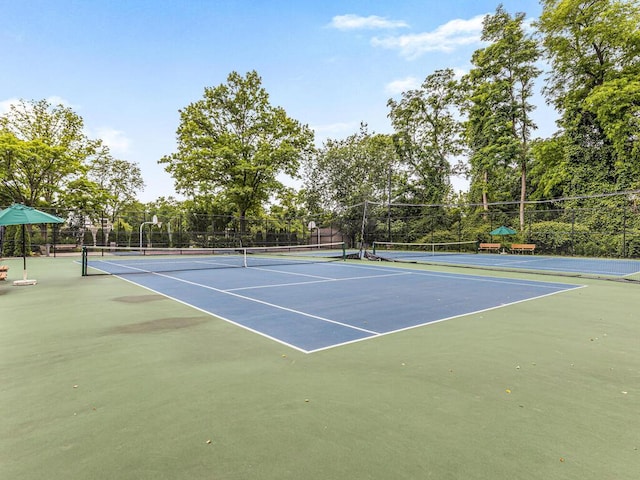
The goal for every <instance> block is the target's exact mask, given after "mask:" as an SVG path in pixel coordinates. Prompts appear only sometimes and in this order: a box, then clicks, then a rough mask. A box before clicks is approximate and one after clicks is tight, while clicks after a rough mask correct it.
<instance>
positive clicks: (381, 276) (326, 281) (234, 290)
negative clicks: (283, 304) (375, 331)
mask: <svg viewBox="0 0 640 480" xmlns="http://www.w3.org/2000/svg"><path fill="white" fill-rule="evenodd" d="M400 275H411V272H398V273H387V274H386V275H367V276H364V277H362V276H357V277H345V278H326V279H324V280H313V281H309V282H291V283H275V284H270V285H255V286H252V287H238V288H228V289H226V290H221V291H224V292H237V291H238V290H252V289H257V288H272V287H290V286H296V285H312V284H314V283H329V282H344V281H347V280H364V279H368V278H386V277H397V276H400Z"/></svg>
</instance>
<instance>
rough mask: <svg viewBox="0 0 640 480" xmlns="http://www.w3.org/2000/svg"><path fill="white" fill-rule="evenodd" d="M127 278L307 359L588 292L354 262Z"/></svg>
mask: <svg viewBox="0 0 640 480" xmlns="http://www.w3.org/2000/svg"><path fill="white" fill-rule="evenodd" d="M121 277H122V278H126V280H128V281H130V282H133V283H135V284H138V285H141V286H143V287H146V288H148V289H150V290H153V291H155V292H158V293H160V294H162V295H165V296H167V297H170V298H173V299H175V300H178V301H180V302H182V303H184V304H187V305H190V306H192V307H194V308H197V309H199V310H201V311H204V312H207V313H210V314H212V315H215V316H218V317H221V318H223V319H224V320H226V321H228V322H231V323H234V324H236V325H239V326H241V327H243V328H246V329H248V330H251V331H253V332H256V333H259V334H260V335H263V336H265V337H268V338H271V339H273V340H276V341H278V342H281V343H283V344H285V345H288V346H290V347H292V348H295V349H298V350H300V351H303V352H307V353H309V352H314V351H318V350H323V349H327V348H331V347H335V346H338V345H344V344H346V343H350V342H355V341H360V340H364V339H370V338H374V337H377V336H380V335H386V334H389V333H392V332H397V331H400V330H405V329H409V328H415V327H419V326H422V325H427V324H429V323H434V322H439V321H443V320H447V319H451V318H454V317H458V316H461V315H467V314H470V313H473V312H478V311H483V310H487V309H493V308H497V307H501V306H505V305H509V304H513V303H516V302H521V301H525V300H532V299H535V298H539V297H543V296H547V295H552V294H556V293H560V292H564V291H566V290H570V289H574V288H580V287H579V286H575V285H567V284H561V283H552V282H537V281H528V280H514V279H501V278H488V277H481V276H474V275H459V274H447V273H436V272H427V271H420V270H411V269H403V268H395V267H388V266H378V265H372V264H360V265H359V264H354V263H348V262H329V263H319V264H317V263H311V264H298V265H281V266H273V267H249V268H225V269H213V270H189V271H175V272H164V273H136V274H129V275H126V274H123V275H121Z"/></svg>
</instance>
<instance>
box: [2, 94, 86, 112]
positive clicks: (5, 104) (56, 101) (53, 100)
mask: <svg viewBox="0 0 640 480" xmlns="http://www.w3.org/2000/svg"><path fill="white" fill-rule="evenodd" d="M45 100H46V101H47V102H48V103H49V104H50V105H51V106H53V107H56V106H58V105H64V106H65V107H68V108H72V109H74V110H75V109H76V108H77V107H75V106H73V105H72V104H71V102H69V101H67V100H66V99H64V98H62V97H59V96H57V95H52V96H50V97H48V98H46V99H45ZM21 101H22V100H21V99H19V98H8V99H6V100H0V115H1V114H3V113H7V112H9V109H10V108H11V105H19V104H20V102H21ZM29 102H30V100H28V101H26V105H27V108H28V105H29Z"/></svg>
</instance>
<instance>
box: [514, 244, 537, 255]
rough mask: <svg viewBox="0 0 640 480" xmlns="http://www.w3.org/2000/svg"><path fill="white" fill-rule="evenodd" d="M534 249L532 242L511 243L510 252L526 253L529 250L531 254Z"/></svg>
mask: <svg viewBox="0 0 640 480" xmlns="http://www.w3.org/2000/svg"><path fill="white" fill-rule="evenodd" d="M535 249H536V246H535V244H533V243H514V244H512V245H511V248H510V250H511V253H526V252H531V254H532V255H533V251H534V250H535Z"/></svg>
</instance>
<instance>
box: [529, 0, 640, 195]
mask: <svg viewBox="0 0 640 480" xmlns="http://www.w3.org/2000/svg"><path fill="white" fill-rule="evenodd" d="M639 24H640V5H639V4H638V3H637V2H631V1H618V0H601V1H597V2H593V1H587V0H543V12H542V15H541V16H540V20H539V21H538V22H537V27H538V29H539V31H540V33H541V38H542V42H543V45H544V47H545V50H546V54H547V58H548V60H549V61H550V64H551V67H552V69H551V71H550V73H549V76H548V83H547V85H546V87H545V89H544V91H545V93H546V95H547V98H548V99H549V101H550V102H552V103H553V104H554V105H555V106H556V108H557V110H558V111H559V112H560V113H561V116H562V118H561V121H560V126H561V127H562V128H563V135H564V138H565V149H564V155H563V156H564V159H565V160H564V162H565V164H566V168H567V174H568V177H569V178H570V179H571V181H570V182H569V183H568V184H567V186H566V188H565V193H566V194H585V193H600V192H609V191H615V190H618V189H624V188H630V187H633V186H634V185H636V186H637V185H638V183H637V172H638V167H637V164H638V157H637V135H635V134H634V131H635V132H637V118H636V117H637V111H638V110H637V108H638V107H637V105H638V101H639V98H640V92H639V90H638V84H637V78H638V74H639V68H640V67H639V63H638V58H640V29H639V28H638V25H639Z"/></svg>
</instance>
